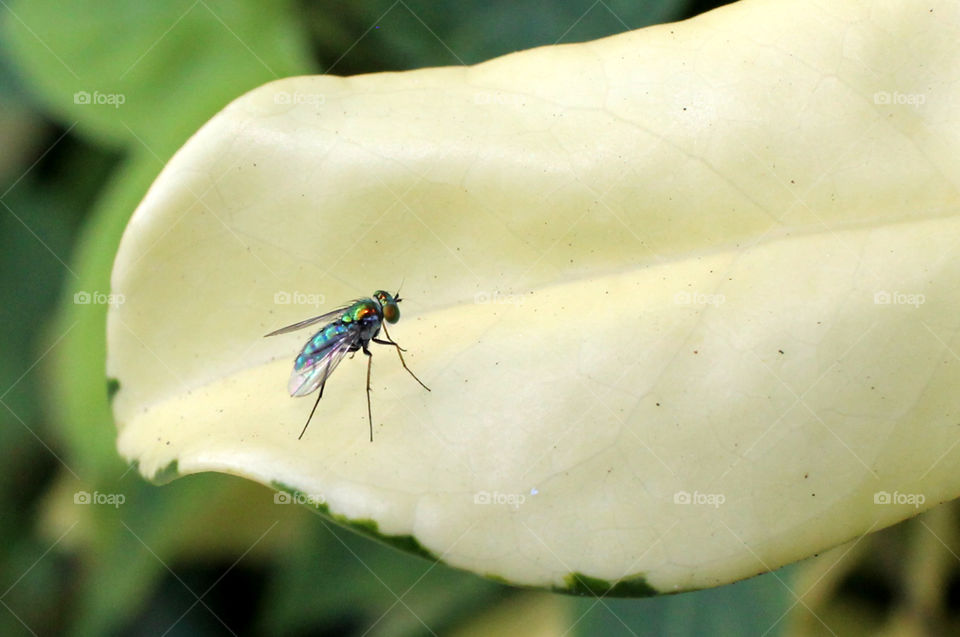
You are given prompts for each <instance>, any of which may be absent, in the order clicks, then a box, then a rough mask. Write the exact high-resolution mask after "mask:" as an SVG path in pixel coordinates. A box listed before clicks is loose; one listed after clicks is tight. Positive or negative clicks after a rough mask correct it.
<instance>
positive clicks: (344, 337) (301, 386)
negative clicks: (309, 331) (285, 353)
mask: <svg viewBox="0 0 960 637" xmlns="http://www.w3.org/2000/svg"><path fill="white" fill-rule="evenodd" d="M359 334H360V328H359V327H357V328H356V329H351V330H349V331H347V332H344V333H343V334H341V335H340V336H337V337H336V338H334V339H332V340H331V341H330V343H329V344H328V345H327V347H325V348H324V350H323V352H322V353H320V352H318V356H316V357H315V358H314V359H313V360H312V361H311V362H310V363H309V364H307V365H304V366H303V367H302V368H301V369H296V368H294V370H293V372H291V374H290V382H289V383H288V384H287V390H288V391H289V392H290V395H291V396H306V395H307V394H309V393H311V392H312V391H314V390H315V389H316V388H317V387H319V386H320V385H321V384H322V383H323V382H324V381H325V380H327V378H329V377H330V374H332V373H333V370H335V369H336V368H337V365H339V364H340V361H342V360H343V357H344V356H346V355H347V353H348V352H349V351H350V349H351V348H352V347H353V346H354V345H355V344H356V343H357V340H358V336H359Z"/></svg>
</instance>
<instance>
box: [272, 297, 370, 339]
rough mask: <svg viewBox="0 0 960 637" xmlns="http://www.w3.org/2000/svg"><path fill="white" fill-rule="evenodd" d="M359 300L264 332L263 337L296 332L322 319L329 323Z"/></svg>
mask: <svg viewBox="0 0 960 637" xmlns="http://www.w3.org/2000/svg"><path fill="white" fill-rule="evenodd" d="M359 300H360V299H357V300H355V301H350V302H349V303H347V304H346V305H341V306H340V307H338V308H336V309H334V310H330V311H329V312H327V313H326V314H321V315H320V316H314V317H313V318H308V319H307V320H305V321H300V322H299V323H294V324H293V325H287V326H286V327H281V328H280V329H279V330H274V331H272V332H270V333H269V334H264V335H263V337H264V338H266V337H268V336H276V335H277V334H286V333H288V332H295V331H297V330H301V329H303V328H305V327H307V326H309V325H313V324H314V323H320V322H321V321H325V322H327V323H329V322H330V321H332V320H334V319H337V318H340V315H341V314H343V312H344V310H346V309H347V308H348V307H350V306H351V305H353V304H354V303H356V302H357V301H359Z"/></svg>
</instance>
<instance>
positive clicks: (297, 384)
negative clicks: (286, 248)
mask: <svg viewBox="0 0 960 637" xmlns="http://www.w3.org/2000/svg"><path fill="white" fill-rule="evenodd" d="M401 300H402V299H401V298H400V292H397V294H396V296H394V295H391V294H390V293H388V292H385V291H383V290H377V291H376V292H374V293H373V297H372V298H366V299H357V300H355V301H351V302H350V303H348V304H346V305H343V306H341V307H338V308H337V309H335V310H333V311H331V312H327V313H326V314H321V315H320V316H314V317H313V318H309V319H307V320H305V321H300V322H299V323H294V324H293V325H288V326H286V327H281V328H280V329H279V330H276V331H273V332H270V333H269V334H267V335H266V336H276V335H277V334H286V333H287V332H293V331H294V330H299V329H302V328H304V327H307V326H308V325H314V324H316V323H321V322H324V321H329V322H328V323H327V324H326V325H324V326H323V328H321V329H320V331H319V332H317V333H316V334H314V335H313V336H311V337H310V340H309V341H307V342H306V344H305V345H304V346H303V349H301V350H300V353H299V354H298V355H297V358H296V359H295V360H294V361H293V372H292V373H291V374H290V382H289V383H288V384H287V390H288V391H289V392H290V395H291V396H306V395H307V394H310V393H312V392H313V391H314V390H315V389H317V387H319V388H320V393H319V394H318V395H317V402H315V403H313V409H311V410H310V416H308V417H307V423H306V424H305V425H304V426H303V431H301V432H300V436H299V438H298V440H299V439H300V438H303V434H304V433H305V432H306V431H307V426H308V425H309V424H310V420H311V419H312V418H313V412H315V411H316V410H317V405H319V404H320V399H321V398H322V397H323V387H324V385H326V384H327V379H328V378H330V374H332V373H333V370H335V369H336V368H337V365H339V364H340V361H342V360H343V357H344V356H346V355H347V354H352V353H353V352H356V351H357V350H362V351H363V353H364V354H366V355H367V419H368V421H369V422H370V442H373V411H372V410H371V408H370V365H371V363H372V362H373V354H372V353H371V352H370V350H369V349H367V347H368V346H369V345H370V341H373V342H374V343H380V344H381V345H393V346H394V347H396V348H397V356H399V357H400V364H402V365H403V368H404V369H405V370H407V372H409V374H410V375H411V376H413V378H414V380H416V381H417V382H418V383H420V385H421V386H422V387H423V388H424V389H426V390H427V391H430V388H429V387H427V386H426V385H424V384H423V381H421V380H420V379H419V378H417V375H416V374H414V373H413V372H411V371H410V368H409V367H407V363H406V361H404V360H403V354H401V353H400V352H405V351H407V350H405V349H403V348H402V347H400V346H399V345H397V343H396V342H394V340H393V339H392V338H390V332H388V331H387V323H391V324H392V323H396V322H397V321H399V320H400V308H399V307H397V303H399V302H400V301H401ZM384 321H386V322H384ZM381 327H382V328H383V332H384V334H386V335H387V340H385V341H384V340H381V339H379V338H377V334H379V333H380V328H381Z"/></svg>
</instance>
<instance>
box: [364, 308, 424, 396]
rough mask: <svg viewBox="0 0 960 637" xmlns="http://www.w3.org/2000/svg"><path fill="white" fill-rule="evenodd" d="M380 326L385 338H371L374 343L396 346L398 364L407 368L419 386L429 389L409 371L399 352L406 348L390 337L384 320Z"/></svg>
mask: <svg viewBox="0 0 960 637" xmlns="http://www.w3.org/2000/svg"><path fill="white" fill-rule="evenodd" d="M382 327H383V333H384V334H386V335H387V340H385V341H381V340H380V339H379V338H374V339H371V340H372V341H373V342H374V343H380V344H381V345H393V346H394V347H396V348H397V356H399V357H400V364H401V365H403V368H404V369H405V370H407V373H408V374H410V375H411V376H413V380H415V381H417V382H418V383H420V386H421V387H423V388H424V389H426V390H427V391H430V388H429V387H427V386H426V385H424V384H423V381H422V380H420V379H419V378H417V375H416V374H414V373H413V372H412V371H410V368H409V367H407V362H406V361H405V360H403V354H401V353H400V352H405V351H407V350H405V349H403V348H402V347H400V346H399V345H398V344H397V343H396V342H395V341H394V340H393V339H392V338H390V332H388V331H387V324H386V322H384V323H383V325H382Z"/></svg>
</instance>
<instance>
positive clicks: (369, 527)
mask: <svg viewBox="0 0 960 637" xmlns="http://www.w3.org/2000/svg"><path fill="white" fill-rule="evenodd" d="M270 485H271V486H272V487H273V488H274V489H276V490H277V491H285V492H286V493H289V494H290V495H291V496H292V497H294V498H295V499H296V500H295V501H297V502H303V503H305V504H304V506H308V507H310V508H311V509H315V510H316V511H319V512H320V513H322V514H323V515H325V516H326V517H328V518H330V519H331V520H333V521H334V522H336V523H337V524H340V525H342V526H345V527H347V528H349V529H350V530H352V531H355V532H357V533H360V534H361V535H366V536H367V537H371V538H373V539H375V540H377V541H379V542H383V543H384V544H386V545H388V546H392V547H393V548H396V549H400V550H401V551H404V552H405V553H413V554H414V555H419V556H420V557H422V558H425V559H428V560H430V561H433V562H442V561H443V560H441V559H440V558H439V557H437V556H436V555H434V554H433V553H431V552H430V551H429V550H427V548H426V547H424V546H423V545H422V544H420V542H418V541H417V539H416V538H415V537H413V536H412V535H385V534H383V533H381V532H380V527H379V525H378V524H377V522H376V520H370V519H359V520H352V519H350V518H348V517H347V516H345V515H340V514H337V513H331V512H330V507H329V506H327V505H326V504H325V503H317V502H312V501H311V500H310V498H308V497H307V494H305V493H303V492H302V491H300V490H299V489H295V488H294V487H291V486H289V485H286V484H283V483H282V482H277V481H273V482H271V483H270Z"/></svg>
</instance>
